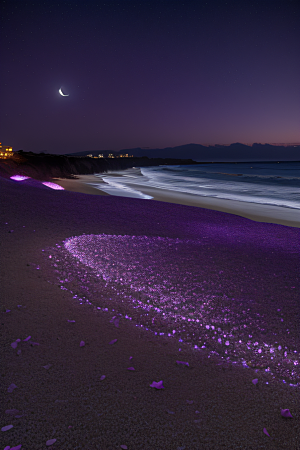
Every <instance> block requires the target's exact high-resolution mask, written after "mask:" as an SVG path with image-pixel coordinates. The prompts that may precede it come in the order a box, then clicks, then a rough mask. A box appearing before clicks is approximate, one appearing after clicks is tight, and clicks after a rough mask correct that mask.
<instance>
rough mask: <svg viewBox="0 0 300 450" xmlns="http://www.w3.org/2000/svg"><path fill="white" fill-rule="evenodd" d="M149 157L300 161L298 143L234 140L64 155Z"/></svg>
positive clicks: (210, 160) (215, 160)
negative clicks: (211, 143) (229, 142)
mask: <svg viewBox="0 0 300 450" xmlns="http://www.w3.org/2000/svg"><path fill="white" fill-rule="evenodd" d="M126 153H127V154H128V155H132V156H136V157H142V156H147V157H148V158H178V159H193V160H194V161H203V162H229V161H234V162H239V161H251V162H254V161H300V145H289V146H284V145H282V146H281V145H271V144H253V145H252V146H250V145H245V144H240V143H235V144H231V145H214V146H208V147H207V146H204V145H200V144H186V145H180V146H178V147H167V148H159V149H158V148H153V149H151V148H140V147H138V148H127V149H124V150H120V151H112V150H94V151H85V152H77V153H68V155H67V156H86V155H89V154H92V155H93V156H98V154H103V156H104V157H107V156H108V155H109V154H113V155H115V156H118V155H121V154H122V155H124V154H126Z"/></svg>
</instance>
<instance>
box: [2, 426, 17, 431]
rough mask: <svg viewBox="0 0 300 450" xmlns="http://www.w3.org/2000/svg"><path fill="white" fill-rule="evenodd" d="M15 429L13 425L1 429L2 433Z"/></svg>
mask: <svg viewBox="0 0 300 450" xmlns="http://www.w3.org/2000/svg"><path fill="white" fill-rule="evenodd" d="M13 427H14V426H13V425H6V427H2V428H1V431H8V430H10V429H11V428H13Z"/></svg>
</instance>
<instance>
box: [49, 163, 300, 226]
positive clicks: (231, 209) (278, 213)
mask: <svg viewBox="0 0 300 450" xmlns="http://www.w3.org/2000/svg"><path fill="white" fill-rule="evenodd" d="M123 173H124V171H122V172H120V174H123ZM120 174H119V173H118V172H112V173H110V174H109V176H110V177H113V176H115V177H120V176H122V175H120ZM53 181H54V182H55V183H57V184H59V185H60V186H62V187H63V188H64V189H66V190H69V191H72V192H81V193H83V194H92V195H109V194H107V193H106V192H104V191H102V190H101V189H99V187H95V186H96V183H97V184H99V185H100V186H101V184H102V183H103V185H104V186H105V183H104V182H103V181H102V180H101V178H100V177H96V176H94V175H80V176H78V177H77V179H73V180H70V179H62V178H60V179H59V178H56V179H54V180H53ZM132 187H133V188H134V189H139V190H140V191H141V192H143V193H144V194H146V195H150V196H152V197H153V200H147V201H161V202H166V203H175V204H179V205H186V206H196V207H198V208H205V209H211V210H214V211H221V212H227V213H230V214H235V215H238V216H241V217H245V218H247V219H251V220H255V221H258V222H266V223H276V224H279V225H286V226H289V227H296V228H300V214H299V210H296V209H292V208H283V207H278V206H272V205H259V204H255V203H246V202H239V201H235V200H226V199H218V198H213V197H198V196H195V195H192V194H185V193H180V192H176V191H167V190H163V189H158V188H149V187H146V186H144V185H140V186H139V185H136V184H135V185H133V186H132Z"/></svg>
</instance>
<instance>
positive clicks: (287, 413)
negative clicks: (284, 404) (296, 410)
mask: <svg viewBox="0 0 300 450" xmlns="http://www.w3.org/2000/svg"><path fill="white" fill-rule="evenodd" d="M281 415H282V417H286V418H291V419H292V418H293V416H292V414H291V413H290V410H289V409H282V410H281Z"/></svg>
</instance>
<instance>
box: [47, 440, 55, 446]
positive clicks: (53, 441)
mask: <svg viewBox="0 0 300 450" xmlns="http://www.w3.org/2000/svg"><path fill="white" fill-rule="evenodd" d="M55 442H56V439H49V441H47V442H46V445H52V444H54V443H55Z"/></svg>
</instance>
